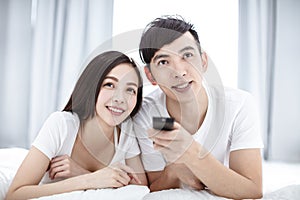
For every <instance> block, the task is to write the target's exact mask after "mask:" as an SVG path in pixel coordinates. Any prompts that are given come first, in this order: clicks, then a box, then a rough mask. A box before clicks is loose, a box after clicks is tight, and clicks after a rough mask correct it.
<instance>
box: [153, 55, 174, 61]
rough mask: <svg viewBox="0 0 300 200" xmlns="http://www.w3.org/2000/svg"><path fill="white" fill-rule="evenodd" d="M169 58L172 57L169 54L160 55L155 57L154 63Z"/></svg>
mask: <svg viewBox="0 0 300 200" xmlns="http://www.w3.org/2000/svg"><path fill="white" fill-rule="evenodd" d="M168 57H170V56H169V55H167V54H159V55H156V56H154V58H153V62H155V61H157V60H158V59H160V58H168Z"/></svg>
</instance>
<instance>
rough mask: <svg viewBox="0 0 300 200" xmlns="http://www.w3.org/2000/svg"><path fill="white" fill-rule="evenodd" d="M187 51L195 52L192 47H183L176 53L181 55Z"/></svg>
mask: <svg viewBox="0 0 300 200" xmlns="http://www.w3.org/2000/svg"><path fill="white" fill-rule="evenodd" d="M187 50H195V48H194V47H192V46H187V47H184V48H183V49H181V50H180V51H179V52H178V53H182V52H184V51H187Z"/></svg>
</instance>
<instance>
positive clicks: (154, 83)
mask: <svg viewBox="0 0 300 200" xmlns="http://www.w3.org/2000/svg"><path fill="white" fill-rule="evenodd" d="M144 71H145V74H146V76H147V78H148V80H149V81H150V83H151V84H152V85H157V82H156V81H155V79H154V78H153V76H152V74H151V72H150V69H149V67H147V66H145V67H144Z"/></svg>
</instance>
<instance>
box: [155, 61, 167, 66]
mask: <svg viewBox="0 0 300 200" xmlns="http://www.w3.org/2000/svg"><path fill="white" fill-rule="evenodd" d="M166 64H168V61H167V60H161V61H159V62H158V63H157V65H166Z"/></svg>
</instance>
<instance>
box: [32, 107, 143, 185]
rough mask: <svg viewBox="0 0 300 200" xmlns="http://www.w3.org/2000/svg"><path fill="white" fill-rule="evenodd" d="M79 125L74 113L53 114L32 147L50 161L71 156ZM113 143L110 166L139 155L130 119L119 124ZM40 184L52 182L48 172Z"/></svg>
mask: <svg viewBox="0 0 300 200" xmlns="http://www.w3.org/2000/svg"><path fill="white" fill-rule="evenodd" d="M79 125H80V120H79V118H78V116H77V114H76V113H74V114H72V113H71V112H59V111H58V112H54V113H52V114H51V115H50V116H49V117H48V119H47V120H46V122H45V123H44V125H43V127H42V128H41V130H40V132H39V134H38V136H37V137H36V139H35V140H34V142H33V144H32V145H33V146H34V147H36V148H37V149H39V150H40V151H41V152H42V153H44V154H45V155H46V156H47V157H48V158H49V159H50V160H51V159H52V158H53V157H55V156H60V155H65V154H66V155H68V156H71V153H72V149H73V146H74V143H75V139H76V136H77V133H78V129H79ZM115 135H116V134H115ZM115 141H118V144H115V154H114V157H113V159H112V161H111V164H112V163H116V162H121V163H125V159H129V158H132V157H134V156H136V155H138V154H140V149H139V146H138V143H137V140H136V138H135V135H134V134H133V126H132V122H131V119H130V118H129V119H128V120H126V121H125V122H123V123H122V124H121V134H120V138H119V140H116V139H115ZM42 182H43V183H48V182H52V181H51V179H49V177H48V172H47V173H46V174H45V176H44V178H43V180H42Z"/></svg>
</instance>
